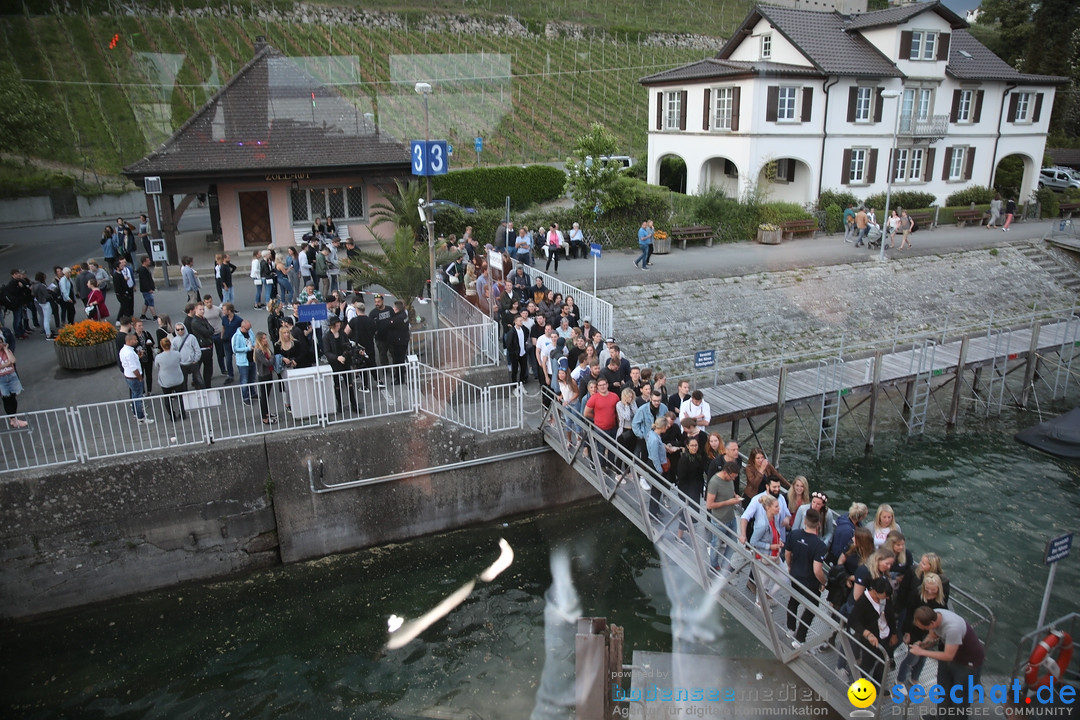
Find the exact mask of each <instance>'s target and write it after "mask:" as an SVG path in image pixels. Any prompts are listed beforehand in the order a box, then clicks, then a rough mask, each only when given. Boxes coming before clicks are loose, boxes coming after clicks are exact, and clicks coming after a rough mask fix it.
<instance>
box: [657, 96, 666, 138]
mask: <svg viewBox="0 0 1080 720" xmlns="http://www.w3.org/2000/svg"><path fill="white" fill-rule="evenodd" d="M656 129H657V130H663V129H664V93H662V92H658V93H656Z"/></svg>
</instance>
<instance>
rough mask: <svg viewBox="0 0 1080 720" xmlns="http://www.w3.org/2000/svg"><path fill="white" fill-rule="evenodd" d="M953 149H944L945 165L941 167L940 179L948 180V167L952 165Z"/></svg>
mask: <svg viewBox="0 0 1080 720" xmlns="http://www.w3.org/2000/svg"><path fill="white" fill-rule="evenodd" d="M952 154H953V149H952V148H951V147H947V148H945V163H944V164H943V165H942V167H941V179H942V180H948V179H949V166H950V165H952Z"/></svg>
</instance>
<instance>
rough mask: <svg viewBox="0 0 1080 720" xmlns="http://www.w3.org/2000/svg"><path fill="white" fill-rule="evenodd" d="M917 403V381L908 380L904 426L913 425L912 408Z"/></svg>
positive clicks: (903, 414)
mask: <svg viewBox="0 0 1080 720" xmlns="http://www.w3.org/2000/svg"><path fill="white" fill-rule="evenodd" d="M914 402H915V381H914V380H908V381H907V382H906V383H904V411H903V412H902V413H901V417H903V418H904V424H905V425H908V426H909V430H910V425H911V406H912V404H913V403H914Z"/></svg>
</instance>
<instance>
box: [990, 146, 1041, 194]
mask: <svg viewBox="0 0 1080 720" xmlns="http://www.w3.org/2000/svg"><path fill="white" fill-rule="evenodd" d="M1037 172H1038V167H1037V166H1036V165H1035V162H1034V161H1033V160H1032V159H1031V158H1030V157H1028V156H1027V155H1020V154H1014V155H1006V156H1005V157H1003V158H1001V160H999V161H998V164H997V167H996V168H994V190H996V191H997V192H999V193H1001V197H1003V198H1015V199H1016V201H1017V203H1018V204H1019V203H1022V202H1024V201H1025V199H1026V194H1025V193H1024V189H1025V188H1029V190H1028V193H1030V191H1031V190H1034V189H1035V188H1036V187H1038V178H1037V177H1036V174H1037Z"/></svg>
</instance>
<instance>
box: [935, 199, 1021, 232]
mask: <svg viewBox="0 0 1080 720" xmlns="http://www.w3.org/2000/svg"><path fill="white" fill-rule="evenodd" d="M930 209H931V210H932V209H933V208H930ZM970 209H971V203H970V202H969V203H968V204H967V205H951V206H948V207H943V208H941V209H940V210H938V226H939V227H941V226H945V225H952V224H954V223H955V222H956V215H955V214H954V213H956V212H957V211H959V210H970ZM975 209H976V210H982V211H983V212H984V213H988V212H990V203H983V204H977V205H976V206H975ZM1004 212H1005V207H1004V204H1002V213H1004ZM1001 219H1002V221H1004V220H1005V216H1004V214H1003V215H1002V218H1001Z"/></svg>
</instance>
